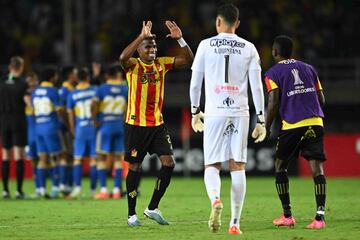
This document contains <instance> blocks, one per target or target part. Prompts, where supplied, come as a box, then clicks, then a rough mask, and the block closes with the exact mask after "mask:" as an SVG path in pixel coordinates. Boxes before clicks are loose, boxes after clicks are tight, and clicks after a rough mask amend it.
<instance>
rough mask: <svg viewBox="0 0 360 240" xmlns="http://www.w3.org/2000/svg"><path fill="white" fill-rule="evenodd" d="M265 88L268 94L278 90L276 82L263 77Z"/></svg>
mask: <svg viewBox="0 0 360 240" xmlns="http://www.w3.org/2000/svg"><path fill="white" fill-rule="evenodd" d="M265 86H266V89H267V91H268V92H271V91H272V90H274V89H277V88H279V86H278V85H277V84H276V82H275V81H274V80H272V79H271V78H270V77H269V76H266V75H265Z"/></svg>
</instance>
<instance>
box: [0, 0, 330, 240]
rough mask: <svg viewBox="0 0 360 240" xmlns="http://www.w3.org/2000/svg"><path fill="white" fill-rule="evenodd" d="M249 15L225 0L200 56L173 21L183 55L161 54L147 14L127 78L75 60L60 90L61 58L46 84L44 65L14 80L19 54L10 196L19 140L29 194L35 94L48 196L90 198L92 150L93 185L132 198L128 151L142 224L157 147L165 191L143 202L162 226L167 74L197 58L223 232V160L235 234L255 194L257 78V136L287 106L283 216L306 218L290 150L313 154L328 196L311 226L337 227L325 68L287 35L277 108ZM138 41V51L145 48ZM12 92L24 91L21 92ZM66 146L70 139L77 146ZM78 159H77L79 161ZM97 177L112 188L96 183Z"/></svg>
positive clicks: (168, 153) (285, 220) (9, 120)
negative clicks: (86, 194) (295, 208)
mask: <svg viewBox="0 0 360 240" xmlns="http://www.w3.org/2000/svg"><path fill="white" fill-rule="evenodd" d="M238 18H239V10H238V8H237V7H236V6H234V5H233V4H224V5H222V6H220V7H219V8H218V11H217V15H216V21H215V26H216V31H217V33H218V34H217V35H215V36H213V37H211V38H207V39H204V40H203V41H201V42H200V44H199V47H198V49H197V52H196V55H195V56H194V55H193V53H192V50H191V49H190V47H189V46H188V45H187V43H186V42H185V40H184V39H183V36H182V32H181V29H180V28H179V27H178V26H177V24H176V23H175V22H173V21H165V25H166V27H167V29H168V30H169V32H170V33H169V34H168V35H167V37H170V38H172V39H175V40H177V42H178V44H179V49H178V51H177V55H176V56H164V57H158V56H157V45H156V35H154V34H153V33H152V32H151V31H152V22H151V21H147V22H145V21H144V22H143V24H142V29H141V32H140V34H139V35H138V37H137V38H135V39H134V40H133V41H132V42H131V43H130V44H129V45H128V46H126V47H125V48H124V49H123V51H122V52H121V54H120V57H119V62H120V66H121V67H122V69H123V71H124V72H125V75H126V83H125V82H123V81H122V74H121V70H120V69H119V68H117V67H116V66H110V67H109V68H107V69H106V71H105V73H106V74H105V79H106V82H105V83H103V84H101V85H100V86H97V87H93V86H91V85H90V82H91V76H90V72H89V70H88V69H86V68H82V69H79V71H77V70H76V69H75V68H69V69H67V70H66V71H65V72H66V74H64V75H65V79H66V81H64V82H63V84H62V87H61V88H60V89H56V88H55V87H54V85H55V84H56V82H57V79H58V75H57V71H56V70H54V69H52V68H47V69H45V70H44V71H43V73H42V74H41V77H40V80H41V82H40V84H39V85H38V83H37V82H38V81H37V77H36V75H35V74H29V75H27V78H26V82H27V83H26V82H25V81H21V80H19V79H17V80H14V79H15V78H20V76H21V73H22V68H23V66H22V65H23V60H22V59H21V58H19V57H15V58H12V59H11V61H10V65H9V70H10V73H9V75H8V76H7V79H5V80H4V81H3V82H2V83H1V84H2V85H0V94H1V97H2V98H3V96H4V102H3V103H1V105H0V110H1V117H2V121H1V124H2V136H3V159H4V160H5V161H3V183H4V193H3V196H4V197H5V198H6V197H10V195H9V194H10V193H9V188H8V172H6V171H8V168H9V165H8V161H9V156H10V153H9V149H11V147H14V156H15V160H16V161H17V173H18V189H17V197H18V198H23V197H24V193H23V192H22V178H23V165H22V164H23V163H22V162H23V156H22V154H21V146H25V145H26V141H25V142H24V140H23V139H24V138H23V136H21V133H22V132H23V131H24V129H26V123H25V127H24V125H23V124H20V120H19V119H21V116H22V114H24V113H23V109H24V108H25V106H24V104H25V103H26V109H27V111H26V112H27V114H28V126H29V127H28V146H29V149H28V155H29V157H32V158H33V159H37V160H36V165H35V170H34V172H35V176H36V177H35V184H36V194H37V195H38V196H40V197H58V195H59V193H61V192H62V193H64V194H65V195H66V196H67V197H69V198H77V197H79V196H80V195H81V177H82V166H81V164H82V161H83V160H84V158H85V157H88V158H89V159H90V185H91V186H90V188H91V191H92V192H93V194H94V198H96V199H107V198H109V197H110V195H111V196H112V197H113V198H120V197H121V193H122V189H121V179H122V175H123V174H122V160H123V159H125V160H126V161H127V162H128V164H129V165H128V167H129V170H128V173H127V174H126V192H127V194H126V195H127V201H128V218H127V224H128V225H129V226H130V227H140V226H141V220H140V218H139V216H138V215H137V212H136V203H137V196H138V187H139V184H140V179H141V165H142V162H143V160H144V157H145V155H146V154H147V153H150V154H156V155H157V156H158V158H159V161H160V162H161V167H160V169H159V172H158V175H157V179H156V182H155V188H154V191H153V195H152V197H151V199H150V202H149V204H148V207H147V208H146V209H145V210H144V211H143V213H144V215H145V216H146V217H147V218H150V219H152V220H154V221H155V222H157V223H158V224H160V225H168V224H169V222H168V221H167V220H165V218H164V217H163V215H162V212H161V211H160V210H159V204H160V201H161V199H162V197H163V196H164V194H165V192H166V189H167V188H168V186H169V184H170V181H171V177H172V173H173V170H174V167H175V160H174V156H173V155H174V154H173V148H172V143H171V138H170V135H169V132H168V130H167V128H166V125H165V123H164V119H163V115H162V107H163V99H164V84H165V82H166V81H164V80H165V75H166V73H168V72H169V71H170V70H173V69H181V68H186V67H189V66H190V65H191V64H192V67H191V70H192V76H191V80H190V84H189V89H190V101H191V113H192V128H193V130H194V132H199V133H201V132H204V135H203V139H204V141H203V142H204V144H203V149H204V167H205V169H204V183H205V187H206V192H207V194H208V197H209V200H210V208H211V212H210V217H209V221H208V226H209V228H210V230H211V231H212V232H218V231H219V230H220V227H221V225H222V221H221V216H222V210H223V206H224V203H223V202H222V200H221V178H220V170H221V168H222V164H223V163H225V162H228V163H229V170H230V176H231V189H230V207H231V217H230V221H229V229H228V233H229V234H235V235H239V234H242V231H241V230H240V219H241V214H242V208H243V204H244V199H245V194H246V175H245V166H246V162H247V144H248V140H249V139H248V135H249V131H250V123H249V122H250V114H249V104H248V88H249V87H250V90H251V95H252V99H253V102H254V106H255V111H256V114H257V122H256V125H255V127H254V129H252V130H251V136H252V138H253V139H254V142H255V143H260V142H262V141H264V140H265V139H266V138H267V137H269V135H270V131H271V128H272V123H273V121H274V118H275V116H276V115H277V114H278V113H279V115H280V118H281V126H280V127H281V129H280V132H279V136H278V140H277V147H276V153H275V155H276V159H275V176H276V189H277V193H278V196H279V199H280V201H281V205H282V208H283V214H282V215H281V216H280V217H279V218H276V219H275V220H274V221H273V224H274V225H275V226H278V227H279V226H288V227H289V226H294V225H295V218H294V217H293V215H292V209H291V204H290V194H289V179H288V176H287V168H288V165H289V163H290V161H292V160H293V159H296V158H298V157H299V156H302V157H303V158H305V159H306V160H307V161H308V163H309V166H310V168H311V171H312V174H313V179H314V188H315V199H316V215H315V219H314V220H313V221H312V222H311V223H310V224H309V225H308V226H307V228H309V229H322V228H325V226H326V225H325V217H324V216H325V199H326V180H325V176H324V170H323V162H324V161H325V160H326V156H325V154H324V146H323V136H324V130H323V117H324V114H323V112H322V106H323V105H324V104H325V98H324V95H323V92H322V91H323V89H322V86H321V84H320V80H319V78H318V75H317V73H316V71H315V69H314V68H313V67H312V66H311V65H309V64H306V63H304V62H301V61H298V60H295V59H293V58H292V53H293V41H292V39H291V38H290V37H287V36H284V35H280V36H278V37H276V38H275V39H274V43H273V49H272V55H273V57H274V60H275V61H276V64H275V65H274V66H273V67H272V68H270V69H269V70H268V71H267V72H266V73H265V85H266V88H267V91H268V96H269V97H268V108H267V114H265V101H264V91H263V84H262V77H261V70H262V69H261V65H260V56H259V54H258V52H257V50H256V47H255V46H254V44H252V43H251V42H249V41H247V40H245V39H244V38H241V37H239V36H238V35H236V34H235V31H236V29H237V28H238V27H239V26H240V21H239V19H238ZM135 52H137V53H138V55H139V57H138V58H134V57H133V55H134V54H135ZM203 82H205V96H206V97H205V111H204V113H203V112H202V111H201V106H200V105H201V101H200V99H201V91H202V83H203ZM186 84H187V83H186ZM27 86H30V90H29V88H28V87H27ZM15 89H16V90H15ZM10 91H12V92H13V93H14V94H13V95H11V94H10V95H9V92H10ZM17 91H18V92H17ZM15 96H25V97H24V99H23V98H22V97H20V98H15ZM24 100H25V101H24ZM14 103H15V104H14ZM9 106H10V107H9ZM19 109H22V112H21V111H20V110H19ZM65 109H66V110H65ZM125 113H126V114H125ZM17 120H18V121H17ZM15 122H16V123H19V124H15ZM10 132H11V134H10ZM72 138H74V140H73V144H72V140H71V139H72ZM9 139H10V140H9ZM65 143H67V144H65ZM65 145H68V146H66V148H65ZM19 146H20V149H18V147H19ZM71 146H73V148H74V149H73V154H72V157H70V156H69V155H70V152H71V151H69V149H70V148H71ZM4 149H5V150H4ZM65 149H67V150H65ZM4 153H5V154H4ZM72 158H73V161H72V160H70V159H72ZM110 163H112V164H110ZM110 165H113V166H114V173H113V175H114V188H113V190H112V192H111V194H110V193H109V191H108V189H107V185H106V176H107V175H108V171H109V169H110ZM4 166H5V167H4ZM69 167H71V168H72V169H71V170H70V171H69V170H67V169H68V168H69ZM18 169H19V170H18ZM69 173H72V174H69ZM4 176H5V177H4ZM47 176H49V177H50V178H51V182H52V191H51V193H50V196H48V194H47V193H46V190H45V189H46V188H45V183H46V177H47ZM97 179H98V180H97ZM97 181H99V183H100V192H99V193H97V194H95V189H96V183H97ZM70 187H72V188H71V189H70Z"/></svg>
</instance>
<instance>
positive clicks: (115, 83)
mask: <svg viewBox="0 0 360 240" xmlns="http://www.w3.org/2000/svg"><path fill="white" fill-rule="evenodd" d="M106 79H107V81H106V83H104V84H102V85H100V87H99V88H98V89H97V91H96V96H95V98H94V99H93V103H92V119H93V121H94V126H96V127H99V128H98V132H97V135H96V152H97V154H98V164H97V174H98V179H99V182H100V188H101V189H100V192H99V193H98V194H97V195H96V196H95V199H108V198H109V197H110V195H109V193H108V190H107V185H106V177H107V175H108V170H109V166H108V161H107V158H111V159H113V161H114V167H115V176H114V188H113V191H112V198H114V199H119V198H120V197H121V183H122V161H123V158H124V113H125V110H126V102H127V94H128V88H127V86H126V84H125V83H124V82H123V80H122V77H121V74H120V73H119V69H118V68H117V67H116V66H115V65H112V66H110V67H108V68H107V70H106Z"/></svg>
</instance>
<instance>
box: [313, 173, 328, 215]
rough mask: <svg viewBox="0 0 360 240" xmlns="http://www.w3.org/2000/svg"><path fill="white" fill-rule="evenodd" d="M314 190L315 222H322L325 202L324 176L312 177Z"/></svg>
mask: <svg viewBox="0 0 360 240" xmlns="http://www.w3.org/2000/svg"><path fill="white" fill-rule="evenodd" d="M314 190H315V198H316V207H317V211H316V216H315V219H316V220H318V221H319V220H324V215H325V200H326V179H325V176H324V175H318V176H316V177H314Z"/></svg>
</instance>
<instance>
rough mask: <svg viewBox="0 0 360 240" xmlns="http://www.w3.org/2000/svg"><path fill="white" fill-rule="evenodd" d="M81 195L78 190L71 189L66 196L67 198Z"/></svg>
mask: <svg viewBox="0 0 360 240" xmlns="http://www.w3.org/2000/svg"><path fill="white" fill-rule="evenodd" d="M80 197H81V191H79V190H75V189H74V190H72V192H71V193H70V195H69V196H68V197H67V198H68V199H77V198H80Z"/></svg>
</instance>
